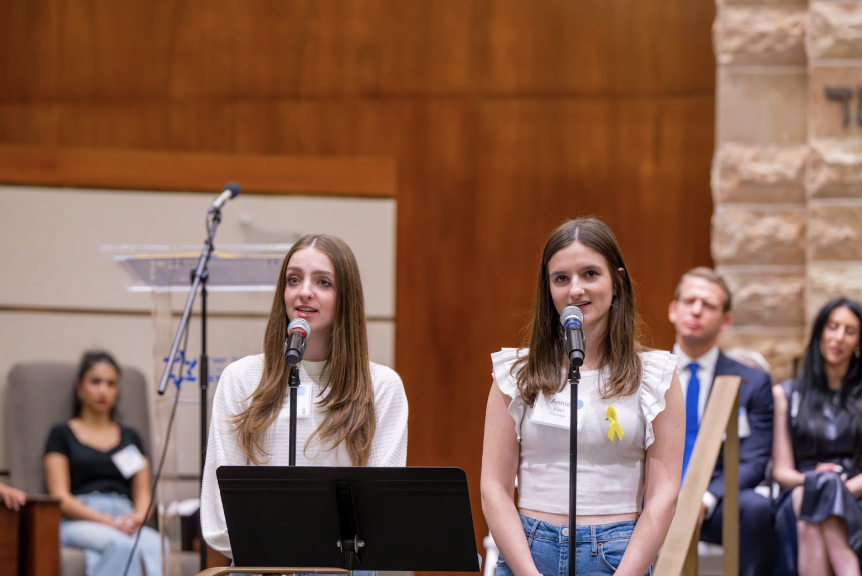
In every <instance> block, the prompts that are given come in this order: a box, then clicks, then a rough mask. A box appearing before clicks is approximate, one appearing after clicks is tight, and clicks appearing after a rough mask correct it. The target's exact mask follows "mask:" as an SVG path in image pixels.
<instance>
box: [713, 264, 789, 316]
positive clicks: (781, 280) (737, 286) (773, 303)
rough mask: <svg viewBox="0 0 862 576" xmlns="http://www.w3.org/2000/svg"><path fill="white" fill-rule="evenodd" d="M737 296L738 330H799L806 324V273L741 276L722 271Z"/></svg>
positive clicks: (735, 310) (735, 307)
mask: <svg viewBox="0 0 862 576" xmlns="http://www.w3.org/2000/svg"><path fill="white" fill-rule="evenodd" d="M720 273H721V275H722V277H723V278H724V279H725V281H726V282H727V284H728V287H729V288H730V292H731V294H733V302H734V305H733V324H734V326H768V327H799V326H802V325H803V324H804V323H805V305H804V302H805V273H804V272H803V271H802V270H800V272H799V274H769V273H762V274H760V273H754V274H751V273H748V274H740V273H735V272H728V271H724V270H720Z"/></svg>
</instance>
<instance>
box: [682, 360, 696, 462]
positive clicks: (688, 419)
mask: <svg viewBox="0 0 862 576" xmlns="http://www.w3.org/2000/svg"><path fill="white" fill-rule="evenodd" d="M686 368H688V369H689V371H690V372H691V379H689V381H688V390H687V391H686V394H685V451H684V452H683V453H682V477H683V478H685V469H686V468H688V460H689V458H691V450H692V448H694V441H695V440H697V430H698V428H700V422H699V419H698V414H697V412H698V404H699V400H700V380H698V378H697V369H698V368H699V366H698V365H697V362H692V363H691V364H689V365H688V366H686Z"/></svg>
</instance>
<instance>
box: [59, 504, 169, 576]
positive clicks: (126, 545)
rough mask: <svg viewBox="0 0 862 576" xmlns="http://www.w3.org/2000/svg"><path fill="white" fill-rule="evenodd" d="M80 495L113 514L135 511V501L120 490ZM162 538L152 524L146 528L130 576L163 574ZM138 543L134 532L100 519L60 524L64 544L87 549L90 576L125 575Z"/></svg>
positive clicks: (98, 507) (102, 510)
mask: <svg viewBox="0 0 862 576" xmlns="http://www.w3.org/2000/svg"><path fill="white" fill-rule="evenodd" d="M77 498H78V500H80V501H81V502H83V503H84V504H86V505H87V506H88V507H90V508H92V509H93V510H98V511H99V512H103V513H105V514H110V515H111V516H122V515H124V514H131V513H133V512H134V507H133V506H132V501H131V500H129V499H128V498H127V497H125V496H123V495H121V494H117V493H108V494H102V493H99V492H93V493H92V494H83V495H79V496H78V497H77ZM159 540H160V538H159V533H158V532H156V531H155V530H153V529H152V528H150V527H148V526H144V527H143V529H142V531H141V539H140V541H139V542H138V547H137V549H136V550H135V558H134V559H133V560H132V565H131V566H130V567H129V572H128V576H143V575H146V576H161V574H162V567H161V562H162V552H161V550H160V547H159ZM134 543H135V535H134V534H133V535H131V536H128V535H126V534H124V533H123V532H120V531H119V530H117V529H116V528H112V527H110V526H108V525H106V524H101V523H99V522H90V521H88V520H63V521H62V522H61V523H60V544H61V545H62V546H69V547H71V548H83V549H84V555H85V556H86V562H87V576H123V570H125V569H126V562H128V560H129V554H130V553H131V551H132V546H133V545H134ZM142 564H143V566H142Z"/></svg>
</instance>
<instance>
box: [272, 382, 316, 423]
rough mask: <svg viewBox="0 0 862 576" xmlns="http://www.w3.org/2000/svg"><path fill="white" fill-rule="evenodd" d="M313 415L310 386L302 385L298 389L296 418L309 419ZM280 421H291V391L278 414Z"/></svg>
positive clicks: (288, 392)
mask: <svg viewBox="0 0 862 576" xmlns="http://www.w3.org/2000/svg"><path fill="white" fill-rule="evenodd" d="M310 415H311V390H309V389H308V384H300V385H299V387H298V388H297V389H296V418H297V419H299V418H308V417H309V416H310ZM278 417H279V419H282V418H283V419H285V420H290V389H288V391H287V395H286V396H285V399H284V405H283V406H282V407H281V411H280V412H279V413H278Z"/></svg>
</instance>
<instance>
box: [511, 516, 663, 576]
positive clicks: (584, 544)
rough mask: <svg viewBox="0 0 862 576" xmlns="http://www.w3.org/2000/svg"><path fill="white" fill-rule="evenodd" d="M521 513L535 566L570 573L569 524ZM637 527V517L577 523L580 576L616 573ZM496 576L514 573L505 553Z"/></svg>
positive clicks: (546, 572)
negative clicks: (623, 520)
mask: <svg viewBox="0 0 862 576" xmlns="http://www.w3.org/2000/svg"><path fill="white" fill-rule="evenodd" d="M520 516H521V524H522V525H523V527H524V534H525V535H526V536H527V544H529V546H530V553H531V554H532V555H533V562H535V563H536V569H538V571H539V572H541V573H542V575H543V576H567V575H568V573H569V527H568V526H557V525H555V524H551V523H549V522H542V521H541V520H536V519H535V518H528V517H527V516H524V515H523V514H521V515H520ZM634 529H635V521H634V520H628V521H626V522H614V523H612V524H599V525H597V526H577V527H576V529H575V562H576V564H575V566H576V569H577V574H578V576H601V575H605V574H607V575H613V574H614V572H616V570H617V568H619V565H620V561H621V560H622V559H623V554H624V553H625V551H626V548H627V547H628V545H629V540H631V537H632V532H634ZM646 573H647V576H649V575H650V574H652V568H649V569H648V570H647V572H646ZM496 576H512V570H510V569H509V566H507V565H506V560H505V559H504V558H503V556H502V555H501V556H500V557H499V558H498V559H497V572H496Z"/></svg>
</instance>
